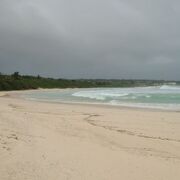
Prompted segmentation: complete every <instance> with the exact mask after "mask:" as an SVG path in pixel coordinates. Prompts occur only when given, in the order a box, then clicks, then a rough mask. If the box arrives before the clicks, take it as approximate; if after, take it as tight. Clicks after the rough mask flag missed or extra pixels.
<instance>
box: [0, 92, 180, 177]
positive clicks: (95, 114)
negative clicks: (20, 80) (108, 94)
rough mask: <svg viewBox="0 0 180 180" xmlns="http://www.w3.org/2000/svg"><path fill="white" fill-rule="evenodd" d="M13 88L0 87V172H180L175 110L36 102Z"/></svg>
mask: <svg viewBox="0 0 180 180" xmlns="http://www.w3.org/2000/svg"><path fill="white" fill-rule="evenodd" d="M39 91H41V90H39ZM20 93H21V92H19V93H17V92H8V93H6V92H2V93H0V179H2V180H72V179H73V180H120V179H122V180H179V179H180V171H179V170H180V112H175V111H163V110H152V109H140V108H139V109H138V108H122V107H111V106H102V105H88V104H86V105H83V104H70V103H69V104H68V103H48V102H37V101H30V100H25V99H22V98H20V97H19V96H18V94H20ZM7 94H8V95H7Z"/></svg>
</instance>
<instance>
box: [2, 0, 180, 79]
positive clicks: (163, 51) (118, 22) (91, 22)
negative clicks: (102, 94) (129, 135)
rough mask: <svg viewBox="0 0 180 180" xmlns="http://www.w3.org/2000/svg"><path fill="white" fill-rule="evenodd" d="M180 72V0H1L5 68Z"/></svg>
mask: <svg viewBox="0 0 180 180" xmlns="http://www.w3.org/2000/svg"><path fill="white" fill-rule="evenodd" d="M14 71H19V72H20V73H22V74H35V75H37V74H41V75H43V76H52V77H59V78H144V79H168V80H169V79H174V80H180V1H179V0H171V1H170V0H0V72H3V73H12V72H14Z"/></svg>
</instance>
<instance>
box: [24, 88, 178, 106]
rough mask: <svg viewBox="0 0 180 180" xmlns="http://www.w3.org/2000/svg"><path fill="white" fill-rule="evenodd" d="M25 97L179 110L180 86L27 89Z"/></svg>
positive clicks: (51, 100)
mask: <svg viewBox="0 0 180 180" xmlns="http://www.w3.org/2000/svg"><path fill="white" fill-rule="evenodd" d="M23 97H24V98H26V99H30V100H40V101H49V102H59V103H60V102H68V103H69V102H71V103H89V104H103V105H110V106H123V107H138V108H153V109H168V110H180V86H177V85H176V86H175V85H163V86H151V87H134V88H85V89H66V90H46V91H32V92H28V93H27V92H26V93H24V94H23Z"/></svg>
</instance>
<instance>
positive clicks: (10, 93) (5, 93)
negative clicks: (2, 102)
mask: <svg viewBox="0 0 180 180" xmlns="http://www.w3.org/2000/svg"><path fill="white" fill-rule="evenodd" d="M75 89H78V88H75ZM57 90H58V91H67V90H72V88H67V89H58V88H55V89H42V88H41V89H35V90H18V91H3V93H2V95H1V92H0V97H2V96H11V97H13V98H20V99H24V100H27V101H34V102H42V103H50V104H67V105H80V106H81V105H82V106H90V107H97V108H98V107H102V108H113V109H124V110H135V111H136V110H138V111H150V112H151V111H152V112H176V113H180V110H177V109H165V108H164V109H163V108H159V107H157V108H155V107H136V106H128V105H127V106H123V105H111V104H105V103H104V104H103V103H90V102H70V101H59V102H56V101H48V100H40V99H36V100H31V99H28V98H25V97H22V95H23V94H24V93H26V92H37V91H39V92H41V91H57Z"/></svg>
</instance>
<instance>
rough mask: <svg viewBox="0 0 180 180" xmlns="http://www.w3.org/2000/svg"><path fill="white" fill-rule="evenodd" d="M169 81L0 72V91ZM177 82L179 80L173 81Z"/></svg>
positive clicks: (121, 85)
mask: <svg viewBox="0 0 180 180" xmlns="http://www.w3.org/2000/svg"><path fill="white" fill-rule="evenodd" d="M165 83H171V82H170V81H163V80H127V79H126V80H124V79H121V80H116V79H108V80H107V79H54V78H47V77H41V76H40V75H37V76H31V75H20V74H19V72H14V73H13V74H11V75H5V74H2V73H0V91H7V90H25V89H38V88H98V87H135V86H136V87H137V86H154V85H162V84H165ZM174 83H179V82H174Z"/></svg>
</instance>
